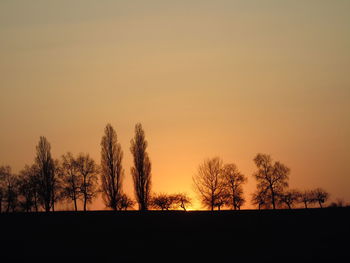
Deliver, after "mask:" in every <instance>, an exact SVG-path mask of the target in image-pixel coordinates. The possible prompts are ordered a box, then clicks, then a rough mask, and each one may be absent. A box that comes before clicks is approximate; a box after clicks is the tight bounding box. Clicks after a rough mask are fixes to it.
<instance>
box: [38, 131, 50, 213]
mask: <svg viewBox="0 0 350 263" xmlns="http://www.w3.org/2000/svg"><path fill="white" fill-rule="evenodd" d="M35 163H36V165H37V167H38V173H39V174H38V175H39V176H38V183H39V197H40V201H41V203H42V206H43V207H44V209H45V211H46V212H49V211H50V209H51V208H52V206H53V204H54V199H53V197H54V185H55V164H54V160H53V159H52V157H51V146H50V143H49V142H48V141H47V139H46V138H45V137H43V136H41V137H40V140H39V143H38V145H37V146H36V158H35Z"/></svg>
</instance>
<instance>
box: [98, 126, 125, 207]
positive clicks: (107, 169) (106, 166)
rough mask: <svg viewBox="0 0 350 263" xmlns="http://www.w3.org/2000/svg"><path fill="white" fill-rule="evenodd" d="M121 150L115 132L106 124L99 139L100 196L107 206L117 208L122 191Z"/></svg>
mask: <svg viewBox="0 0 350 263" xmlns="http://www.w3.org/2000/svg"><path fill="white" fill-rule="evenodd" d="M122 160H123V151H122V148H121V146H120V143H118V138H117V133H116V132H115V130H114V129H113V127H112V125H110V124H107V126H106V128H105V134H104V136H103V137H102V141H101V182H102V198H103V200H104V203H105V205H106V206H107V207H109V208H112V209H113V210H117V209H118V202H119V199H120V197H121V193H122V179H123V176H124V169H123V166H122Z"/></svg>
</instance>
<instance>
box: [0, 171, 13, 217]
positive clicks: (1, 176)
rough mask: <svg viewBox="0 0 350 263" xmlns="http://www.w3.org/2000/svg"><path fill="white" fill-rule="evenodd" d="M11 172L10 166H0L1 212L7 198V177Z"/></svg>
mask: <svg viewBox="0 0 350 263" xmlns="http://www.w3.org/2000/svg"><path fill="white" fill-rule="evenodd" d="M10 174H11V167H10V166H0V213H1V212H2V207H3V202H4V201H5V198H6V191H7V183H6V178H7V177H8V176H9V175H10Z"/></svg>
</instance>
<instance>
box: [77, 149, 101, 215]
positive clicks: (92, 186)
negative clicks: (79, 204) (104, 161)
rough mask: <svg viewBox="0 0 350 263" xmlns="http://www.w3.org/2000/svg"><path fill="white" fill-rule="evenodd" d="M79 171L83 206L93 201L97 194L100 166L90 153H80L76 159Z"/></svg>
mask: <svg viewBox="0 0 350 263" xmlns="http://www.w3.org/2000/svg"><path fill="white" fill-rule="evenodd" d="M76 167H77V172H78V173H79V174H80V178H81V184H80V187H79V189H80V191H79V192H80V193H81V197H82V199H83V208H84V211H86V205H87V204H88V203H91V202H92V200H93V199H94V198H95V197H96V196H97V174H98V171H99V170H98V167H97V165H96V163H95V161H94V160H93V159H92V158H90V156H89V155H88V154H80V155H79V156H78V157H77V159H76Z"/></svg>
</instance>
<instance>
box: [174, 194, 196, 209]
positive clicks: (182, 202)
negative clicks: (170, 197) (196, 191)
mask: <svg viewBox="0 0 350 263" xmlns="http://www.w3.org/2000/svg"><path fill="white" fill-rule="evenodd" d="M174 200H175V201H174V202H175V203H176V204H177V206H178V207H180V208H181V209H183V210H184V211H186V207H188V206H190V205H191V204H192V202H191V198H190V197H188V195H187V194H185V193H179V194H175V195H174Z"/></svg>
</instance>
